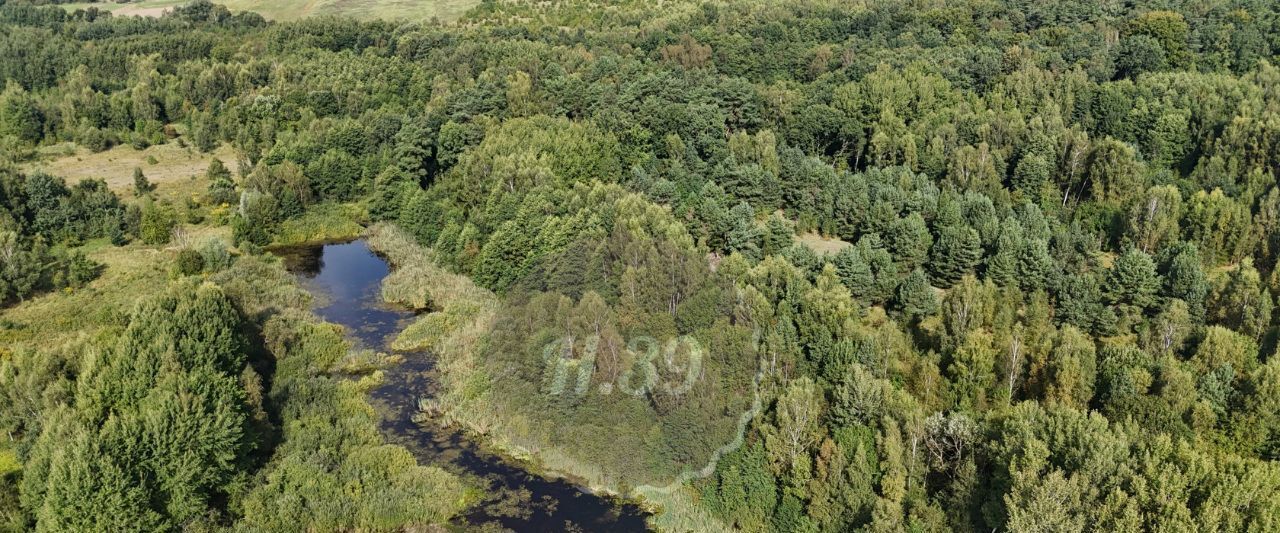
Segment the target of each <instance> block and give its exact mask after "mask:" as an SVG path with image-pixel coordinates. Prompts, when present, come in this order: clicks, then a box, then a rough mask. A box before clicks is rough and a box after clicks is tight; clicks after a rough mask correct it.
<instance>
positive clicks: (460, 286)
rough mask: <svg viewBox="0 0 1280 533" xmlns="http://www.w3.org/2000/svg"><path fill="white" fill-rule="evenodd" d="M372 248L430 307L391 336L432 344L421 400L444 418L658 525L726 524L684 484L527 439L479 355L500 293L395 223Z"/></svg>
mask: <svg viewBox="0 0 1280 533" xmlns="http://www.w3.org/2000/svg"><path fill="white" fill-rule="evenodd" d="M366 235H367V238H368V243H369V247H370V249H372V250H374V251H375V252H377V253H379V254H381V255H383V256H384V257H386V258H387V260H388V261H389V262H390V263H391V265H392V266H393V269H392V272H391V274H390V275H388V276H387V278H386V280H384V282H383V290H382V295H383V299H384V300H386V301H387V302H389V303H395V304H400V305H406V306H408V307H411V308H414V309H420V310H429V311H430V312H428V313H426V314H424V315H423V316H422V317H420V318H419V319H418V320H417V321H416V322H415V323H413V324H411V325H410V326H409V327H407V328H406V329H405V330H404V331H402V332H401V333H400V334H399V336H397V338H396V339H395V340H394V341H393V344H392V346H393V348H394V349H396V350H403V351H410V350H430V351H432V352H433V353H435V354H436V356H437V366H436V368H437V369H438V371H439V372H438V376H439V383H440V385H441V390H440V393H439V396H438V397H437V398H434V399H431V400H427V401H424V405H423V407H425V408H428V409H431V410H435V411H437V412H438V413H439V416H441V417H442V419H443V421H444V422H445V423H446V424H451V425H457V426H459V427H462V428H463V429H464V430H465V431H467V432H468V433H470V434H472V435H474V436H476V437H477V439H478V442H480V443H482V445H483V446H485V447H486V448H487V449H490V450H492V451H494V452H495V453H497V454H499V455H501V456H503V457H506V458H509V459H511V460H514V461H517V462H519V463H520V464H521V465H528V466H529V467H530V468H529V470H530V471H531V472H534V473H537V474H539V475H543V476H548V477H558V478H563V479H566V480H569V481H572V482H574V483H577V484H579V485H581V486H583V487H584V488H585V489H587V490H589V491H591V492H592V493H595V494H602V495H608V496H612V497H620V498H623V499H628V500H631V501H636V502H637V503H638V504H640V505H641V506H642V507H644V508H645V509H647V510H649V511H650V512H653V513H654V515H653V517H652V518H651V519H650V523H651V525H653V526H655V527H657V528H659V529H660V530H686V529H693V530H699V531H721V530H728V528H726V527H725V526H724V524H722V523H720V522H719V521H718V520H716V519H714V518H713V517H711V516H710V515H709V514H707V513H706V511H705V510H702V509H699V508H698V507H697V506H696V505H694V504H693V500H692V498H693V497H694V496H693V494H691V493H690V491H691V489H689V488H688V487H687V486H686V487H685V488H684V490H677V491H673V492H671V493H661V492H654V491H645V492H643V493H640V492H638V491H633V493H630V494H628V493H627V492H626V491H625V489H623V490H619V488H618V487H614V486H611V485H610V484H609V483H608V482H607V481H606V478H607V476H606V474H605V473H604V472H603V471H602V470H601V469H599V468H598V467H595V466H593V465H588V464H584V463H582V462H580V461H578V460H576V459H575V458H573V457H569V456H567V455H565V454H563V453H560V452H559V451H558V450H556V449H553V448H545V447H537V448H536V449H531V447H530V446H526V445H524V444H522V443H521V442H520V440H519V438H518V437H517V436H516V435H515V433H514V428H513V424H514V425H518V421H512V420H509V419H507V418H505V417H504V416H503V415H502V414H500V412H499V409H498V407H497V405H496V404H495V403H494V402H493V401H492V400H491V398H490V393H491V389H489V388H488V384H489V378H488V376H487V375H486V374H485V373H484V372H483V371H481V369H482V368H483V366H482V365H481V364H480V362H479V361H478V360H477V359H476V358H477V355H478V353H479V352H480V349H479V348H480V347H481V346H483V343H484V342H486V339H485V337H486V335H487V333H488V331H489V330H490V328H491V327H492V325H493V320H495V319H496V315H497V311H498V308H499V303H500V302H499V299H498V297H497V296H496V295H494V294H493V293H492V292H490V291H488V290H486V289H484V288H482V287H479V286H476V285H475V284H474V283H473V282H472V281H471V279H470V278H468V277H467V276H463V275H460V274H456V273H453V272H450V271H448V270H447V269H445V268H444V267H442V266H440V265H439V264H437V263H436V262H435V260H434V258H433V253H432V251H431V250H430V249H428V248H425V247H423V246H421V245H419V244H418V243H417V242H416V241H415V240H414V239H413V238H412V237H411V236H409V235H408V234H407V233H405V232H404V231H403V230H401V229H400V228H398V227H396V226H394V225H391V224H386V223H382V224H375V225H374V226H372V227H370V228H369V231H368V233H367V234H366Z"/></svg>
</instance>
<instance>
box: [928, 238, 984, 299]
mask: <svg viewBox="0 0 1280 533" xmlns="http://www.w3.org/2000/svg"><path fill="white" fill-rule="evenodd" d="M981 258H982V241H981V240H980V239H979V238H978V232H976V231H974V230H972V229H970V228H968V227H965V226H951V227H947V228H944V229H943V230H942V233H941V234H940V235H939V236H938V240H937V241H934V243H933V248H932V249H931V250H930V251H929V272H930V275H931V279H933V281H934V282H935V283H936V284H937V285H938V286H939V287H943V288H946V287H950V286H951V285H953V284H955V282H957V281H960V278H961V277H963V276H964V275H965V274H968V273H969V272H971V271H972V270H973V267H974V265H977V264H978V260H979V259H981Z"/></svg>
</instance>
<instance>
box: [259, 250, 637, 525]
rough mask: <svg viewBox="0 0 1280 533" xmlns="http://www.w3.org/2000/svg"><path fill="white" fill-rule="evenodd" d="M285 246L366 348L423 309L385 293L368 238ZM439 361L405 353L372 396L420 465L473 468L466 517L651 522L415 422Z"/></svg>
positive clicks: (320, 309)
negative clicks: (474, 497)
mask: <svg viewBox="0 0 1280 533" xmlns="http://www.w3.org/2000/svg"><path fill="white" fill-rule="evenodd" d="M275 253H276V254H277V255H280V256H281V257H282V258H283V259H284V262H285V266H286V267H287V268H288V269H289V270H290V271H291V272H293V273H295V274H296V275H298V276H299V278H300V280H301V281H302V283H303V286H304V287H306V288H307V289H308V290H309V291H311V292H312V293H313V294H315V295H316V300H317V305H316V308H315V312H316V314H317V315H319V316H320V317H321V318H323V319H325V320H327V321H329V322H333V323H335V324H339V325H341V326H343V327H345V328H346V329H347V333H348V336H349V337H350V338H351V340H352V341H353V342H354V343H355V344H356V346H357V347H361V348H370V349H374V350H389V345H390V342H391V339H393V338H395V335H396V334H397V333H398V332H399V331H400V330H402V329H403V328H404V327H405V326H407V325H408V324H409V323H411V322H412V321H413V319H414V318H415V314H414V313H413V312H412V311H409V310H405V309H399V308H396V307H393V306H390V305H387V304H385V303H384V302H383V301H382V298H381V296H380V287H381V284H382V279H383V278H384V277H386V276H387V274H388V272H389V268H388V265H387V262H386V261H385V260H383V259H382V258H381V257H379V256H378V255H376V254H374V253H373V252H372V251H370V250H369V247H368V245H367V244H366V243H365V242H364V241H362V240H357V241H353V242H349V243H343V244H325V245H321V246H307V247H292V248H284V249H279V250H276V251H275ZM433 361H434V360H433V359H432V356H431V354H428V353H422V352H419V353H409V354H405V358H404V361H403V362H402V363H400V364H397V365H394V366H392V367H391V368H387V369H386V370H385V379H384V380H383V384H382V385H381V386H380V387H379V388H378V389H376V390H374V391H373V393H372V395H371V396H372V399H373V401H374V403H375V405H377V406H378V407H379V408H380V411H381V412H382V414H383V420H382V430H383V433H384V434H385V435H386V436H387V439H388V440H389V441H392V442H395V443H397V444H401V445H403V446H405V447H406V448H408V449H409V450H410V451H412V452H413V454H414V455H415V456H416V457H417V458H418V462H419V463H420V464H431V465H436V466H439V467H441V468H444V469H446V470H449V471H451V472H454V473H456V474H459V475H462V476H465V477H467V478H469V479H471V480H472V482H473V483H475V484H477V485H479V486H480V487H482V488H483V489H484V491H485V494H486V497H485V499H484V500H483V501H481V502H479V503H478V504H476V505H475V506H473V507H471V508H470V509H468V510H466V511H465V512H464V513H463V515H462V516H461V517H460V518H459V525H473V526H474V525H497V526H501V527H502V528H506V529H510V530H514V531H538V532H541V531H574V530H580V531H608V532H615V531H616V532H629V531H646V530H647V527H646V525H645V518H646V517H647V514H645V513H644V512H643V511H642V510H641V509H640V508H639V507H637V506H636V505H633V504H629V503H622V502H619V501H617V500H614V499H612V498H607V497H601V496H596V495H594V494H591V493H590V492H587V491H585V490H583V489H582V488H580V487H578V486H577V485H575V484H573V483H570V482H568V481H565V480H559V479H547V478H544V477H542V476H539V475H536V474H532V473H530V472H529V471H527V470H525V469H524V468H522V467H521V465H519V464H516V463H515V462H513V461H509V460H506V459H504V458H502V457H500V456H497V455H495V454H493V453H490V452H488V451H486V450H484V449H483V447H481V446H480V445H479V444H478V443H476V442H475V441H473V440H472V439H471V438H470V437H468V436H467V435H465V434H464V433H462V432H460V431H457V430H453V429H449V428H445V427H441V426H440V425H438V424H435V423H432V422H425V423H419V422H415V421H414V418H415V415H416V414H417V402H418V398H422V397H431V396H432V395H433V394H434V388H433V387H434V384H433V381H432V379H431V371H432V367H433V364H432V363H433Z"/></svg>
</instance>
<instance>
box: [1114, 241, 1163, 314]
mask: <svg viewBox="0 0 1280 533" xmlns="http://www.w3.org/2000/svg"><path fill="white" fill-rule="evenodd" d="M1159 290H1160V276H1159V274H1157V273H1156V264H1155V262H1154V261H1152V260H1151V256H1149V255H1147V254H1145V253H1142V252H1141V251H1138V250H1135V249H1130V250H1129V251H1126V252H1125V253H1123V254H1121V255H1120V257H1117V258H1116V261H1115V264H1114V265H1112V267H1111V270H1109V271H1108V272H1107V279H1106V281H1105V282H1103V286H1102V291H1103V293H1104V294H1105V295H1106V297H1107V299H1108V300H1109V301H1110V302H1111V303H1116V304H1126V305H1133V306H1137V307H1141V308H1149V307H1152V306H1154V305H1155V304H1156V293H1157V292H1158V291H1159Z"/></svg>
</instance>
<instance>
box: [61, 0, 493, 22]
mask: <svg viewBox="0 0 1280 533" xmlns="http://www.w3.org/2000/svg"><path fill="white" fill-rule="evenodd" d="M187 1H189V0H142V1H140V2H129V3H115V2H77V3H73V4H62V7H64V8H65V9H68V10H71V11H74V10H76V9H84V8H87V7H89V6H96V7H97V8H98V9H102V10H105V11H110V12H112V13H113V14H116V15H123V16H131V15H138V16H144V17H157V16H160V15H161V14H163V13H164V12H165V10H167V9H171V8H173V7H174V6H178V5H182V4H185V3H187ZM215 3H218V4H223V5H225V6H227V7H228V8H229V9H231V10H232V11H256V12H258V13H259V14H261V15H262V16H263V17H266V18H267V19H269V20H294V19H299V18H302V17H308V16H314V15H346V16H351V17H355V18H359V19H365V20H369V19H376V18H381V19H387V20H391V19H403V20H430V19H431V18H433V17H435V18H438V19H440V20H442V21H445V22H450V21H454V20H457V19H458V17H461V16H462V14H463V13H465V12H466V11H467V10H468V9H471V7H472V6H474V5H476V4H479V3H480V2H479V0H270V1H264V0H215Z"/></svg>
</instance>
